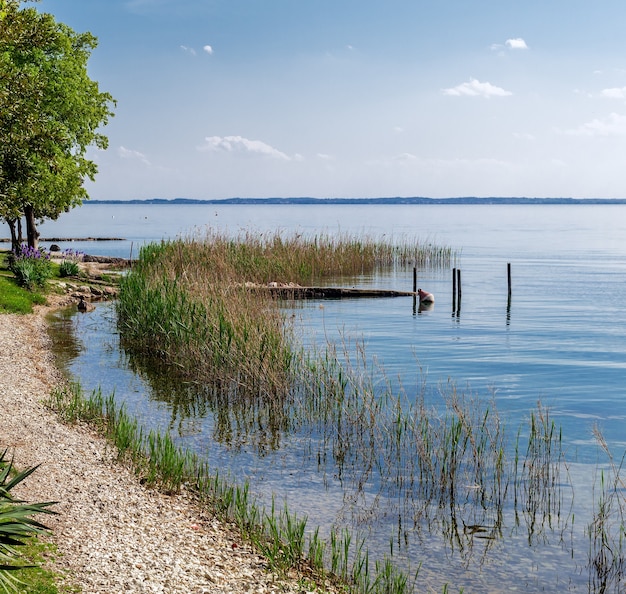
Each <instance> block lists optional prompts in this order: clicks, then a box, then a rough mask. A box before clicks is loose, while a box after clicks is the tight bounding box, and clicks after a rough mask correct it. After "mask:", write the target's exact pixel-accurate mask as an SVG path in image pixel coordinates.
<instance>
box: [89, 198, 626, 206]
mask: <svg viewBox="0 0 626 594" xmlns="http://www.w3.org/2000/svg"><path fill="white" fill-rule="evenodd" d="M85 204H626V199H623V198H522V197H520V198H498V197H492V198H476V197H474V196H465V197H458V198H424V197H421V196H414V197H405V198H403V197H395V198H393V197H388V198H308V197H300V198H224V199H219V200H218V199H215V200H194V199H192V198H172V199H167V198H147V199H144V200H89V201H88V202H85Z"/></svg>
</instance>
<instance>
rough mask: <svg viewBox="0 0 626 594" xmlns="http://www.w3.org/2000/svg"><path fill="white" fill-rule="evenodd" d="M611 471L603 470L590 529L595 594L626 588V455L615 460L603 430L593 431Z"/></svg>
mask: <svg viewBox="0 0 626 594" xmlns="http://www.w3.org/2000/svg"><path fill="white" fill-rule="evenodd" d="M593 434H594V436H595V438H596V442H597V443H598V446H599V447H600V450H601V451H602V452H604V454H605V455H606V457H607V460H608V468H606V469H601V470H600V476H599V483H598V481H596V482H595V484H594V504H595V511H594V514H593V518H592V520H591V522H590V523H589V525H588V527H587V533H588V536H589V570H590V571H589V589H590V591H593V592H603V593H604V592H616V593H617V592H623V591H624V587H625V586H626V552H625V550H624V544H625V539H626V524H625V520H626V497H625V496H624V492H625V490H626V482H625V481H624V479H623V477H622V469H623V466H624V461H625V460H626V454H624V456H622V458H621V459H619V460H615V458H614V457H613V454H612V452H611V450H610V449H609V447H608V444H607V442H606V440H605V438H604V436H603V435H602V432H601V431H600V429H599V428H598V427H597V426H596V427H594V428H593Z"/></svg>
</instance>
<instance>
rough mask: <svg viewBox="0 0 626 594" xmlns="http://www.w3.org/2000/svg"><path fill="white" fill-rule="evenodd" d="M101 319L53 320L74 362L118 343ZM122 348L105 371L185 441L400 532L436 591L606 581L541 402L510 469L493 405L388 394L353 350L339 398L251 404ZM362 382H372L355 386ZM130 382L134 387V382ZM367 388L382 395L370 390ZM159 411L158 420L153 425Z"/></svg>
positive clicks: (303, 393)
mask: <svg viewBox="0 0 626 594" xmlns="http://www.w3.org/2000/svg"><path fill="white" fill-rule="evenodd" d="M97 313H98V312H96V314H97ZM90 315H91V314H88V315H87V316H81V317H76V315H75V312H73V311H70V310H67V311H65V312H62V313H61V314H59V315H58V316H57V317H56V321H55V323H54V324H52V325H51V328H52V337H53V340H54V341H55V344H56V345H57V349H56V350H57V353H58V354H59V355H60V356H61V360H62V361H64V363H65V364H66V365H67V366H68V367H71V364H72V362H75V361H77V360H79V359H80V358H81V357H84V355H85V353H86V352H87V351H89V350H90V349H93V348H94V347H101V346H102V344H103V343H107V342H111V341H113V338H112V336H114V335H115V320H114V316H112V315H108V314H107V315H104V316H103V317H102V318H90V317H89V316H90ZM112 344H113V343H112ZM122 344H123V341H122ZM119 348H120V347H119V346H118V347H115V348H113V347H109V348H106V349H104V352H100V353H99V354H98V355H97V356H96V357H93V360H94V363H93V364H94V365H96V364H97V366H98V367H99V371H98V373H94V374H93V375H94V376H98V377H104V376H105V375H106V376H107V378H110V379H111V376H112V374H115V373H117V372H116V371H115V367H116V366H123V367H124V368H125V370H126V371H125V372H128V370H130V371H132V372H133V373H134V374H135V375H136V376H138V377H140V378H141V379H142V382H143V384H144V386H145V390H146V391H145V396H144V395H143V394H142V395H141V397H143V398H145V399H146V400H149V401H150V402H152V403H154V404H156V405H157V408H158V410H160V411H161V412H162V414H163V415H164V418H165V424H164V425H163V426H164V427H166V428H167V429H168V430H169V431H171V432H173V433H176V434H178V435H180V436H182V437H183V441H182V443H184V444H187V445H189V446H190V447H191V446H193V445H194V444H196V445H197V444H200V448H205V449H207V447H208V446H207V444H208V443H209V442H210V443H214V444H218V445H219V446H220V448H221V450H220V451H222V452H225V451H227V452H228V453H229V456H228V457H222V458H219V457H218V456H216V457H215V458H214V461H213V463H217V461H218V459H219V462H220V463H222V462H225V461H227V463H228V464H229V467H228V470H230V471H231V472H232V473H233V474H234V475H235V476H250V475H251V474H252V473H251V472H250V467H251V466H254V476H255V477H256V478H258V479H259V484H258V485H257V488H258V489H259V492H260V494H261V496H263V495H265V496H266V498H267V497H271V495H272V494H276V495H277V496H278V497H279V498H280V499H282V498H283V497H284V498H286V499H287V500H288V503H289V506H290V509H293V510H294V511H296V512H298V513H305V514H307V515H309V517H310V522H311V525H312V526H314V525H318V524H319V525H321V526H323V527H326V528H328V527H329V526H333V525H334V526H337V525H343V524H347V525H349V526H351V527H352V528H355V529H357V530H360V531H362V532H363V533H366V534H367V535H368V547H369V548H370V550H371V551H372V553H373V554H375V555H378V554H384V553H385V552H387V551H388V548H389V539H390V537H391V538H392V540H393V542H394V550H395V551H397V552H398V553H399V554H398V559H399V560H401V559H402V558H405V559H407V560H413V562H414V565H415V562H422V563H423V566H422V567H423V569H422V570H421V572H420V575H424V576H429V579H430V580H431V585H432V589H434V590H441V587H442V584H443V583H445V582H448V583H451V584H454V586H455V588H460V587H464V588H465V589H466V590H467V591H472V592H490V591H501V590H502V589H507V588H508V587H509V586H510V587H513V586H516V587H521V588H522V589H523V591H525V592H538V591H544V590H545V589H546V587H547V585H549V586H551V585H553V584H554V581H555V576H557V575H558V576H560V577H559V579H560V580H563V581H564V583H566V584H567V586H565V587H564V588H563V589H564V590H576V589H579V588H580V587H583V586H584V585H587V583H588V582H592V583H595V582H598V583H600V581H601V576H600V577H598V578H594V577H589V576H587V575H586V572H585V570H584V568H585V567H586V566H587V563H588V560H587V557H586V554H587V551H588V548H589V543H588V542H587V541H586V540H585V538H584V537H581V535H580V530H579V531H578V532H575V531H574V522H573V518H574V515H575V516H576V525H577V527H579V528H580V529H583V528H584V526H586V525H587V524H586V522H588V515H589V513H590V512H589V510H590V507H588V506H587V507H586V508H585V507H584V506H583V508H582V510H581V508H580V507H577V508H576V509H574V507H573V492H574V490H573V487H572V484H573V481H572V480H571V477H570V475H569V467H568V466H566V465H565V464H564V462H563V459H562V457H561V452H560V449H559V448H560V446H559V443H560V436H558V435H555V433H554V430H553V424H552V421H551V419H550V418H549V417H545V416H541V415H540V413H541V411H540V412H539V413H537V416H536V417H535V418H534V420H533V421H532V422H531V423H530V424H529V425H528V426H524V427H523V428H522V429H521V430H520V435H519V436H518V442H517V444H516V445H515V446H514V447H515V448H516V449H517V451H518V454H517V455H516V461H515V463H514V464H513V463H512V462H511V464H513V465H512V466H507V467H504V466H502V465H500V466H499V461H498V456H499V455H500V453H501V452H502V451H503V449H507V448H508V450H509V451H510V450H511V446H510V444H509V446H506V444H505V443H504V428H503V425H502V424H501V419H498V417H497V416H495V411H493V412H494V414H493V415H492V413H491V412H488V410H489V411H491V409H490V408H489V406H490V403H487V405H488V407H487V408H485V403H481V402H480V401H479V400H475V401H467V402H463V401H462V400H460V399H459V400H456V401H455V400H451V401H450V400H448V404H446V402H445V401H444V400H445V399H444V396H445V390H439V391H432V392H429V391H426V392H424V399H422V400H420V399H414V398H410V399H408V400H407V401H400V400H396V401H393V400H391V396H390V395H389V394H387V396H386V397H384V398H383V397H381V393H382V394H384V393H385V389H386V388H385V385H386V384H385V382H384V381H383V382H382V383H380V384H375V385H371V384H368V383H367V377H368V376H367V375H366V374H365V373H360V372H359V370H361V371H364V369H363V367H362V365H361V364H365V365H366V366H367V365H369V363H368V362H367V360H365V359H364V360H362V361H361V362H359V361H357V360H355V359H354V357H353V356H352V357H353V358H346V357H347V356H348V355H346V354H344V355H342V356H343V363H344V364H347V366H348V368H350V369H351V370H352V371H357V372H358V373H355V374H353V375H351V376H350V377H351V378H353V379H351V380H350V381H348V382H345V380H346V376H343V380H344V381H342V377H340V376H338V375H337V374H336V373H335V374H333V372H332V371H333V370H332V369H329V370H327V371H326V372H325V374H326V375H325V377H326V378H327V384H326V385H325V390H335V391H336V394H337V395H338V398H337V399H336V401H335V404H334V405H332V406H326V405H324V402H325V400H324V399H322V398H316V397H315V395H314V394H312V393H311V390H310V387H311V386H310V384H307V383H306V382H303V383H302V384H301V385H299V386H298V389H296V390H294V392H293V393H292V394H290V395H289V397H288V398H284V399H258V400H251V399H242V398H239V397H238V392H237V390H236V387H235V386H225V385H220V384H219V383H216V384H213V385H206V384H198V383H194V382H189V381H183V380H182V379H181V378H180V376H179V375H178V374H177V373H176V370H175V369H171V368H168V367H167V366H164V365H163V364H162V362H161V361H158V360H155V359H154V358H146V357H142V356H140V355H137V354H135V353H133V352H132V351H130V350H127V351H124V350H123V348H122V353H123V354H122V356H120V350H119ZM107 354H108V356H109V359H108V360H106V361H105V355H107ZM330 360H332V357H331V358H330ZM96 361H97V363H96ZM360 365H361V366H360ZM103 370H106V372H103ZM335 371H336V369H335ZM355 377H358V378H360V380H359V381H360V382H361V383H360V384H355V383H351V382H354V378H355ZM113 381H114V380H113ZM333 382H334V383H333ZM392 384H393V385H394V390H393V392H395V391H396V388H397V383H394V382H392ZM416 385H417V383H416ZM357 388H358V389H357ZM422 388H423V386H421V387H420V388H419V389H418V392H419V391H420V390H421V389H422ZM142 389H143V388H142ZM116 391H119V393H120V394H123V393H124V389H123V387H122V386H121V385H118V387H117V388H116ZM363 391H365V393H367V394H369V396H368V398H366V399H365V400H363V399H362V398H361V399H357V398H356V395H357V394H358V393H361V394H362V393H363ZM448 396H449V394H448ZM143 406H144V407H145V408H146V409H147V408H148V403H147V402H146V403H144V404H143ZM151 410H152V409H151ZM152 414H153V413H150V414H149V415H147V418H146V422H148V423H149V422H153V419H152V418H151V415H152ZM446 444H451V445H452V446H453V447H449V446H446ZM210 449H211V451H212V452H214V451H215V450H214V449H213V447H212V446H211V448H210ZM227 458H228V459H227ZM253 459H256V460H257V462H251V460H253ZM263 460H264V461H266V462H267V463H266V464H265V463H264V462H263ZM220 468H221V467H220ZM308 491H310V493H309V492H308ZM590 492H591V489H589V488H587V489H586V491H585V489H583V491H582V493H580V492H577V497H578V500H577V504H578V505H579V506H580V503H581V502H583V503H585V504H588V503H589V501H588V498H589V493H590ZM266 500H267V499H266ZM581 511H582V513H581ZM407 562H408V561H407ZM499 567H502V569H501V570H500V569H497V568H499ZM482 568H489V571H488V572H487V571H484V570H483V569H482ZM504 568H506V570H505V569H504ZM590 570H592V571H595V569H594V568H593V567H590ZM597 573H598V574H599V573H600V569H599V570H598V572H597ZM530 576H532V577H530ZM592 576H593V574H592ZM424 579H426V577H425V578H424ZM594 580H595V582H594ZM605 582H606V580H605ZM605 582H603V583H605ZM420 583H421V584H423V582H420ZM618 583H619V582H618ZM548 589H550V587H548ZM590 591H601V590H597V589H596V588H595V586H594V587H592V588H590ZM616 591H617V590H616Z"/></svg>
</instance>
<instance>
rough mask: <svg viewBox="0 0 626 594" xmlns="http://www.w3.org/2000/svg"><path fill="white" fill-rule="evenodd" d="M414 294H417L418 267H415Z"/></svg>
mask: <svg viewBox="0 0 626 594" xmlns="http://www.w3.org/2000/svg"><path fill="white" fill-rule="evenodd" d="M413 293H417V266H413Z"/></svg>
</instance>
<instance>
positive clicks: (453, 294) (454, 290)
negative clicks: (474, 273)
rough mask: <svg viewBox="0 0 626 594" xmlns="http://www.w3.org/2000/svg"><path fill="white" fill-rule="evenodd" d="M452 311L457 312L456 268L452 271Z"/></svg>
mask: <svg viewBox="0 0 626 594" xmlns="http://www.w3.org/2000/svg"><path fill="white" fill-rule="evenodd" d="M452 311H453V312H454V311H456V268H453V269H452Z"/></svg>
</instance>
